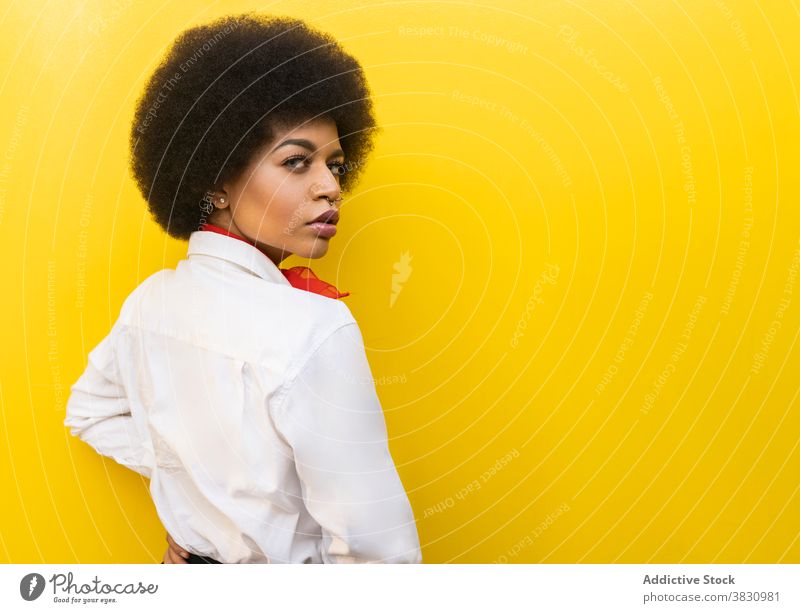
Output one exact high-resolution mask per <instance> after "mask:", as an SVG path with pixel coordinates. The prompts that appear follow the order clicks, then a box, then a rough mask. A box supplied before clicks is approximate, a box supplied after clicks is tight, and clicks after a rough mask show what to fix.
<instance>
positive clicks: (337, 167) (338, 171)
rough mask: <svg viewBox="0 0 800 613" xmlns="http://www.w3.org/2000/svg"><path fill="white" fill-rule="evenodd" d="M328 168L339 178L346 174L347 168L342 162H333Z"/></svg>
mask: <svg viewBox="0 0 800 613" xmlns="http://www.w3.org/2000/svg"><path fill="white" fill-rule="evenodd" d="M328 168H330V169H331V172H332V173H333V174H335V175H336V176H339V177H341V176H342V175H343V174H344V173H346V172H347V166H345V164H344V162H334V163H333V164H328Z"/></svg>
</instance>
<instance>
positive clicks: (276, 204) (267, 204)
mask: <svg viewBox="0 0 800 613" xmlns="http://www.w3.org/2000/svg"><path fill="white" fill-rule="evenodd" d="M293 187H294V186H293V185H292V183H291V178H287V177H286V176H285V173H281V172H279V171H272V170H269V171H268V170H260V171H259V172H257V173H255V174H253V176H252V178H251V180H250V181H249V183H247V185H246V186H245V188H244V190H243V191H242V197H241V199H240V201H239V202H240V204H239V207H240V208H241V209H242V210H241V217H242V218H243V220H244V219H246V220H247V223H249V224H251V225H252V224H257V225H258V226H259V229H260V230H261V231H262V232H263V231H265V230H266V231H267V232H275V231H278V232H280V231H283V229H284V228H286V226H287V225H289V223H290V220H291V219H292V218H293V217H296V215H293V213H294V211H295V210H296V209H297V208H298V206H297V205H298V202H299V201H300V200H302V197H301V196H299V195H298V194H295V193H294V192H295V190H294V189H293ZM238 213H239V211H238V210H237V214H238Z"/></svg>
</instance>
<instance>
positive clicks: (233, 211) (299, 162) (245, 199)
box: [208, 118, 345, 265]
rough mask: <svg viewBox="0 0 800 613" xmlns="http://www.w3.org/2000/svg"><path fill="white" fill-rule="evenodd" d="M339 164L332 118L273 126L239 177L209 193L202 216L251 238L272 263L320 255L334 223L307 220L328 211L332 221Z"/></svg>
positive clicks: (341, 161) (337, 194)
mask: <svg viewBox="0 0 800 613" xmlns="http://www.w3.org/2000/svg"><path fill="white" fill-rule="evenodd" d="M344 164H345V158H344V153H343V152H342V149H341V146H340V144H339V134H338V131H337V129H336V123H335V122H334V121H333V120H331V119H328V118H319V119H316V120H314V121H313V122H308V123H305V124H303V125H300V126H295V127H292V128H286V129H283V130H278V131H277V132H276V137H275V139H274V140H273V141H272V142H271V143H269V144H267V145H266V146H265V147H263V148H262V149H261V150H260V151H259V152H258V153H257V154H256V156H255V158H254V159H253V161H252V162H251V163H250V165H249V166H248V168H247V169H245V171H244V172H243V173H242V174H241V176H240V177H239V178H237V179H236V180H235V181H232V182H229V183H226V184H224V185H223V186H222V189H220V190H217V191H215V192H214V205H215V207H216V208H215V210H214V212H213V213H212V214H211V216H210V217H209V219H208V221H209V223H211V224H214V225H217V226H220V227H222V228H225V229H226V230H228V231H230V232H233V233H234V234H238V235H239V236H243V237H245V238H247V239H249V240H251V241H253V240H254V241H256V247H258V248H259V249H261V251H262V252H264V253H265V254H266V255H267V256H268V257H269V258H270V259H271V260H272V261H273V262H274V263H275V264H276V265H278V264H280V262H281V261H282V260H284V259H285V258H287V257H288V256H290V255H292V254H295V255H298V256H300V257H303V258H321V257H322V256H323V255H325V254H326V253H327V251H328V243H329V242H330V240H331V239H330V234H332V232H331V230H335V228H336V226H335V225H333V227H332V228H331V225H330V224H326V225H325V226H320V225H319V224H316V225H311V222H313V221H314V219H316V218H317V217H319V216H320V215H322V214H327V213H332V212H336V213H337V216H336V217H334V218H333V219H332V220H330V221H331V222H333V223H335V222H336V221H337V220H338V219H337V218H338V210H339V203H338V202H336V200H337V199H338V198H339V197H340V195H341V190H340V187H339V182H340V179H339V173H340V172H343V171H344V169H345V166H344ZM331 202H333V205H331Z"/></svg>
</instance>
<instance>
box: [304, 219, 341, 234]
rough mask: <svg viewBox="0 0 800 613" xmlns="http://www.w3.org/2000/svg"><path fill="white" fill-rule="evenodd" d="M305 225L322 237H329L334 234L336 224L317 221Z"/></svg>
mask: <svg viewBox="0 0 800 613" xmlns="http://www.w3.org/2000/svg"><path fill="white" fill-rule="evenodd" d="M306 225H307V226H308V227H309V228H311V229H312V230H314V232H316V233H317V235H318V236H321V237H322V238H330V237H332V236H335V235H336V224H333V223H321V222H319V221H317V222H313V223H310V224H306Z"/></svg>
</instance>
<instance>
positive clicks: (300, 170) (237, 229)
mask: <svg viewBox="0 0 800 613" xmlns="http://www.w3.org/2000/svg"><path fill="white" fill-rule="evenodd" d="M287 139H295V140H299V141H302V142H304V143H306V144H305V145H298V144H297V143H291V144H283V143H285V142H286V140H287ZM307 145H310V149H309V147H308V146H307ZM299 156H302V157H303V159H288V158H297V157H299ZM344 161H345V159H344V154H343V153H342V150H341V148H340V143H339V136H338V132H337V129H336V124H335V123H334V122H333V121H332V120H330V119H326V118H319V119H316V120H314V121H310V122H307V123H304V124H301V125H299V126H293V127H290V128H285V129H283V130H278V131H277V134H276V137H275V138H274V140H273V141H272V142H271V143H269V145H268V146H266V147H265V148H264V150H263V152H262V153H261V154H260V155H259V156H257V157H256V159H254V160H253V162H252V163H251V165H250V167H249V168H248V169H247V170H246V171H245V172H244V173H243V174H242V176H241V177H239V179H238V180H236V181H235V182H232V183H230V184H228V185H224V186H222V189H220V190H217V191H215V192H214V194H213V200H214V207H215V208H214V212H213V214H212V216H211V217H210V218H209V223H212V224H214V225H218V226H221V227H223V228H225V229H226V230H228V231H229V232H233V233H234V234H238V235H239V236H244V237H246V238H249V239H252V240H255V241H256V243H257V246H258V248H259V249H261V251H262V252H264V253H265V254H266V255H267V257H269V258H270V259H271V260H272V261H273V262H274V263H275V265H276V266H277V265H278V264H280V263H281V261H283V260H284V259H285V258H287V257H288V256H290V255H292V254H296V255H299V256H300V257H303V258H312V259H316V258H321V257H322V256H324V255H325V253H327V251H328V245H329V241H330V239H329V238H325V237H321V236H318V235H317V233H316V232H315V231H314V230H312V229H311V228H310V227H309V226H308V223H309V222H311V221H312V220H313V219H315V218H316V217H317V216H318V215H319V214H320V213H324V212H326V211H329V210H331V202H334V201H337V200H338V199H339V198H340V195H341V190H340V187H339V174H338V173H337V172H336V170H337V167H338V166H342V165H343V164H344ZM167 544H168V545H169V547H168V548H167V551H166V553H164V564H187V563H188V562H186V559H185V558H188V557H189V552H188V551H186V550H185V549H183V548H182V547H181V546H180V545H178V544H177V543H176V542H175V540H174V539H173V538H172V537H171V536H170V535H169V534H167Z"/></svg>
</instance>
